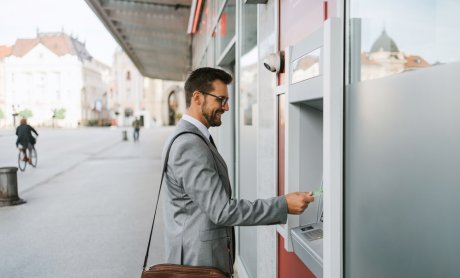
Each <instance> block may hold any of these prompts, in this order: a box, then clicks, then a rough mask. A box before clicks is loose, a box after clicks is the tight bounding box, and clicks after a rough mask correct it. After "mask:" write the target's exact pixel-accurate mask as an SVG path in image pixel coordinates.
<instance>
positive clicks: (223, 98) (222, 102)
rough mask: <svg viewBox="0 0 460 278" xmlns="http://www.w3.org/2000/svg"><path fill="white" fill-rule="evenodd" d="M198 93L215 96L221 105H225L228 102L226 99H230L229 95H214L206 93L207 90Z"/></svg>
mask: <svg viewBox="0 0 460 278" xmlns="http://www.w3.org/2000/svg"><path fill="white" fill-rule="evenodd" d="M198 92H200V93H202V94H203V95H208V96H212V97H215V98H216V99H218V100H219V101H220V104H221V105H222V107H224V106H225V105H227V104H228V100H229V99H230V98H229V97H223V96H216V95H214V94H211V93H207V92H203V91H198Z"/></svg>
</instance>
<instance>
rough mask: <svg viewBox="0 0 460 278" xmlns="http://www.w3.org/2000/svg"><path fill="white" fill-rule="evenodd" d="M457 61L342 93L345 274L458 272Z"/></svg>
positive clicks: (459, 130)
mask: <svg viewBox="0 0 460 278" xmlns="http://www.w3.org/2000/svg"><path fill="white" fill-rule="evenodd" d="M459 71H460V63H454V64H448V65H440V66H436V67H432V68H428V69H423V70H417V71H413V72H407V73H402V74H399V75H395V76H391V77H387V78H382V79H377V80H372V81H366V82H361V83H357V84H354V85H351V86H349V88H348V91H347V109H346V111H347V120H346V126H347V132H346V161H345V162H346V163H345V166H346V167H345V171H346V174H345V178H346V181H345V186H346V191H345V223H346V225H345V242H346V246H345V248H346V249H345V271H346V273H345V276H346V277H353V278H361V277H363V278H364V277H366V278H367V277H373V278H380V277H382V278H383V277H385V278H386V277H420V278H423V277H427V278H428V277H457V276H458V273H460V264H459V263H458V257H459V255H460V251H459V250H460V233H459V231H460V221H458V216H457V214H458V211H460V202H459V201H458V196H459V195H460V187H459V184H460V171H459V170H458V165H460V148H459V147H458V142H460V125H459V124H458V119H460V110H459V107H460V94H459V93H458V92H459V91H460V81H459V79H458V72H459Z"/></svg>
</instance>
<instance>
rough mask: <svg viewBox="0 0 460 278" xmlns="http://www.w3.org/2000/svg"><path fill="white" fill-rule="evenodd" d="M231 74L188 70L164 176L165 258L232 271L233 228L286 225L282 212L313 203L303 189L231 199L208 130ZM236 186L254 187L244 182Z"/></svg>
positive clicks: (220, 110) (218, 117)
mask: <svg viewBox="0 0 460 278" xmlns="http://www.w3.org/2000/svg"><path fill="white" fill-rule="evenodd" d="M231 82H232V76H231V75H229V74H228V73H226V72H225V71H223V70H220V69H215V68H199V69H196V70H194V71H193V72H192V73H191V74H190V75H189V77H188V78H187V80H186V82H185V86H184V87H185V94H186V105H187V111H186V114H184V116H183V117H182V119H181V120H180V121H179V123H178V124H177V127H176V129H175V131H174V132H173V134H172V135H171V137H170V138H169V139H168V140H167V141H166V144H165V147H164V151H163V159H165V155H166V151H167V148H168V147H169V145H170V143H171V140H172V139H173V138H174V137H175V136H176V135H178V134H180V133H183V132H189V133H185V134H181V135H180V136H179V137H177V138H176V139H175V140H174V141H173V142H172V145H171V149H170V152H169V156H168V157H169V158H168V163H167V167H166V173H165V177H164V185H165V188H166V190H165V194H164V198H165V199H164V212H163V213H164V221H165V239H166V241H165V249H166V261H167V262H168V263H174V264H184V265H194V266H213V267H217V268H219V269H220V270H222V271H224V272H225V273H227V274H228V275H229V276H231V274H232V273H233V264H234V260H235V256H234V254H235V242H234V226H255V225H274V224H283V223H286V220H287V215H288V214H301V213H303V211H304V210H305V209H306V208H307V206H308V204H309V203H311V202H313V201H314V198H313V196H312V194H311V193H309V192H295V193H289V194H287V195H284V196H277V197H273V198H269V199H258V200H255V201H249V200H244V199H234V198H233V197H232V188H231V185H230V180H229V177H228V172H227V165H226V163H225V161H224V159H223V158H222V156H221V155H220V154H219V152H218V150H217V148H216V146H215V144H214V140H213V138H212V136H211V134H210V132H209V130H208V128H210V127H217V126H220V125H221V124H222V114H224V113H225V112H226V111H228V110H229V102H228V100H229V98H228V91H227V85H228V84H230V83H231ZM241 186H255V184H251V185H249V184H245V185H241Z"/></svg>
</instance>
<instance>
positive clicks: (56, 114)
mask: <svg viewBox="0 0 460 278" xmlns="http://www.w3.org/2000/svg"><path fill="white" fill-rule="evenodd" d="M65 112H66V110H65V109H64V108H59V109H54V110H53V118H54V119H58V120H62V119H64V118H65Z"/></svg>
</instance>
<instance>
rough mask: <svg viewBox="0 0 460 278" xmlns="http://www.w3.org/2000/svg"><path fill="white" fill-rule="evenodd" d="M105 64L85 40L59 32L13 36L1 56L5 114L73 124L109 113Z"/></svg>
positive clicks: (9, 119)
mask: <svg viewBox="0 0 460 278" xmlns="http://www.w3.org/2000/svg"><path fill="white" fill-rule="evenodd" d="M109 73H110V68H109V67H108V66H107V65H104V64H103V63H101V62H99V61H97V60H96V59H94V58H93V57H92V56H91V55H90V54H89V53H88V51H87V49H86V47H85V44H84V43H83V42H81V41H79V40H78V39H77V38H75V37H72V36H69V35H67V34H65V33H63V32H58V33H39V32H38V33H37V36H36V37H35V38H30V39H22V38H20V39H17V40H16V42H15V44H14V45H13V46H12V51H11V53H10V55H8V56H6V57H5V58H4V77H5V79H4V82H5V86H4V88H5V91H4V95H5V98H4V102H5V114H6V116H5V119H6V122H7V123H8V125H13V123H14V122H15V118H16V117H15V116H13V115H16V116H17V117H27V118H28V121H29V122H30V123H31V124H32V125H37V126H62V127H77V126H79V125H86V124H90V123H91V122H101V121H103V120H105V119H107V118H108V112H107V104H106V103H107V100H106V95H107V92H108V88H109V87H108V78H109Z"/></svg>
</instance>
